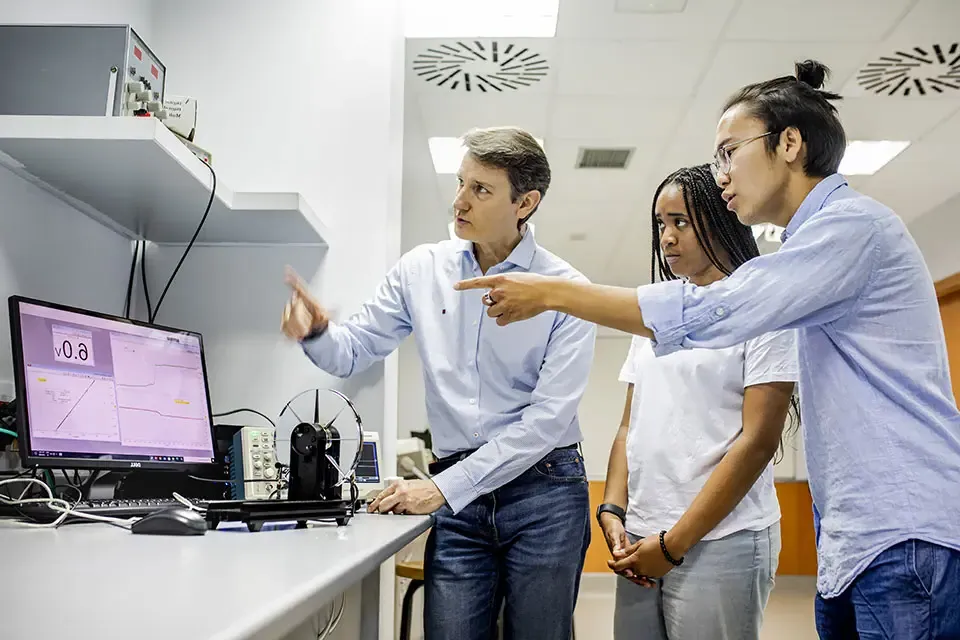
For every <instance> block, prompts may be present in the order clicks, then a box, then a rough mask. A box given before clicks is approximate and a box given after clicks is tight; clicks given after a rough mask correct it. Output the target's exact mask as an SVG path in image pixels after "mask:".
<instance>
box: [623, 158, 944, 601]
mask: <svg viewBox="0 0 960 640" xmlns="http://www.w3.org/2000/svg"><path fill="white" fill-rule="evenodd" d="M783 238H784V243H783V245H782V246H781V247H780V250H779V251H777V252H776V253H773V254H769V255H765V256H761V257H759V258H754V259H753V260H750V261H749V262H747V263H746V264H744V265H743V266H741V267H740V268H739V269H737V270H736V271H735V272H734V273H733V275H731V276H730V277H728V278H726V279H725V280H722V281H720V282H718V283H715V284H712V285H710V286H707V287H696V286H693V285H690V284H685V283H682V282H677V281H674V282H665V283H657V284H653V285H649V286H645V287H640V288H639V289H638V292H637V293H638V303H639V305H640V309H641V311H642V312H643V318H644V322H645V323H646V325H647V327H648V328H650V329H651V330H652V331H653V332H654V334H655V339H656V347H655V349H656V351H657V352H658V353H659V354H665V353H670V352H672V351H675V350H676V349H679V348H692V347H709V348H720V347H727V346H730V345H734V344H739V343H741V342H744V341H746V340H748V339H750V338H754V337H756V336H759V335H761V334H763V333H767V332H769V331H776V330H778V329H791V328H793V329H797V348H798V355H799V364H800V401H801V413H802V420H803V432H804V446H805V448H806V455H807V468H808V472H809V478H810V490H811V493H812V496H813V501H814V505H815V517H816V519H815V521H817V548H818V559H819V575H818V580H817V588H818V591H819V592H820V593H821V595H823V596H824V597H832V596H836V595H838V594H840V593H842V592H843V591H844V590H845V589H846V588H847V587H848V586H849V585H850V584H851V583H852V582H853V580H854V579H855V578H856V577H857V576H858V575H859V574H860V572H862V571H863V570H864V569H865V568H866V567H867V566H868V565H869V564H870V562H872V561H873V559H874V558H876V557H877V555H879V554H880V553H881V552H882V551H883V550H885V549H887V548H889V547H891V546H892V545H894V544H897V543H899V542H902V541H904V540H908V539H911V538H915V539H921V540H925V541H927V542H931V543H935V544H939V545H944V546H947V547H951V548H954V549H960V413H958V411H957V406H956V403H955V401H954V397H953V391H952V389H951V384H950V373H949V368H948V362H947V352H946V347H945V343H944V336H943V325H942V323H941V320H940V312H939V308H938V306H937V296H936V293H935V291H934V287H933V282H932V280H931V277H930V273H929V271H928V270H927V267H926V265H925V263H924V261H923V257H922V255H921V254H920V250H919V248H918V247H917V245H916V243H915V242H914V240H913V238H912V237H911V236H910V234H909V233H908V231H907V228H906V226H905V225H904V223H903V221H902V220H901V219H900V218H899V217H898V216H897V215H896V214H894V213H893V212H892V211H891V210H890V209H888V208H887V207H885V206H883V205H881V204H880V203H878V202H876V201H875V200H872V199H870V198H868V197H866V196H863V195H861V194H859V193H857V192H856V191H854V190H853V189H851V188H850V187H849V186H848V185H847V182H846V180H845V179H844V178H843V176H841V175H839V174H834V175H832V176H829V177H827V178H826V179H824V180H823V181H821V182H820V183H819V184H818V185H817V186H816V187H815V188H814V189H813V191H811V192H810V194H809V195H808V196H807V197H806V199H805V200H804V201H803V204H802V205H801V206H800V208H799V209H798V210H797V212H796V214H795V215H794V217H793V219H792V220H791V221H790V223H789V224H788V226H787V228H786V230H785V231H784V234H783Z"/></svg>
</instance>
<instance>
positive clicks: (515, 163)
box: [463, 127, 550, 225]
mask: <svg viewBox="0 0 960 640" xmlns="http://www.w3.org/2000/svg"><path fill="white" fill-rule="evenodd" d="M463 145H464V147H466V149H467V153H469V154H470V155H471V156H472V157H473V158H474V159H476V161H477V162H479V163H480V164H482V165H485V166H488V167H494V168H497V169H503V170H504V171H506V172H507V177H508V178H509V180H510V200H512V201H513V202H516V201H517V199H518V198H519V197H520V196H522V195H523V194H525V193H527V192H528V191H539V192H540V200H541V202H542V201H543V197H544V196H545V195H546V194H547V188H549V187H550V163H549V162H547V154H546V153H544V151H543V147H541V146H540V145H539V143H537V141H536V139H534V137H533V136H532V135H530V134H529V133H527V132H526V131H524V130H523V129H518V128H516V127H492V128H487V129H473V130H471V131H468V132H467V133H466V134H465V135H464V136H463ZM539 206H540V205H539V204H538V205H537V206H536V207H534V208H533V211H531V212H530V214H529V215H528V216H527V217H526V218H524V219H523V220H521V221H520V224H521V225H522V224H523V223H524V222H526V221H527V220H529V219H530V216H532V215H533V214H534V213H535V212H536V211H537V208H538V207H539Z"/></svg>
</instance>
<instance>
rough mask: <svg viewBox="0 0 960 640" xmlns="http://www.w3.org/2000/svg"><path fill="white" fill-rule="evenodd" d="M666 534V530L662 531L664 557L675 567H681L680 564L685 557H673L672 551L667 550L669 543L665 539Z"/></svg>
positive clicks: (661, 549)
mask: <svg viewBox="0 0 960 640" xmlns="http://www.w3.org/2000/svg"><path fill="white" fill-rule="evenodd" d="M665 535H667V532H666V531H661V532H660V551H663V557H664V558H666V559H667V562H669V563H670V564H672V565H673V566H675V567H679V566H680V565H682V564H683V558H680V559H679V560H674V559H673V556H671V555H670V552H669V551H667V544H666V543H665V542H664V541H663V537H664V536H665Z"/></svg>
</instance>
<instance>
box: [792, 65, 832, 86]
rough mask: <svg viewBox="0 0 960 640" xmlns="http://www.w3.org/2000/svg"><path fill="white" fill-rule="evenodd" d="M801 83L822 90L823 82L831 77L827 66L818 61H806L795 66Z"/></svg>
mask: <svg viewBox="0 0 960 640" xmlns="http://www.w3.org/2000/svg"><path fill="white" fill-rule="evenodd" d="M794 68H795V69H796V76H797V80H798V81H799V82H802V83H804V84H807V85H810V86H811V87H813V88H814V89H822V88H823V82H824V80H826V79H827V77H828V76H829V75H830V69H829V68H828V67H827V65H825V64H823V63H821V62H817V61H816V60H804V61H803V62H798V63H796V65H794Z"/></svg>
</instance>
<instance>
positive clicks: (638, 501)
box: [620, 331, 797, 540]
mask: <svg viewBox="0 0 960 640" xmlns="http://www.w3.org/2000/svg"><path fill="white" fill-rule="evenodd" d="M620 380H621V381H622V382H628V383H633V385H634V390H633V404H632V405H631V407H630V427H629V431H628V432H627V468H628V470H629V473H628V481H627V482H628V506H627V522H626V529H627V531H629V532H630V533H632V534H634V535H637V536H644V537H645V536H649V535H655V534H657V533H659V532H660V531H661V530H667V531H669V530H670V528H671V527H672V526H673V525H675V524H676V523H677V520H679V519H680V516H682V515H683V514H684V513H685V512H686V511H687V509H688V508H689V507H690V505H691V504H692V503H693V500H694V498H695V497H696V496H697V494H698V493H699V492H700V490H701V489H702V488H703V485H704V484H705V483H706V481H707V478H709V477H710V474H711V473H712V472H713V470H714V468H716V466H717V465H718V464H719V463H720V460H721V458H723V456H724V454H726V453H727V451H728V450H729V449H730V447H731V446H733V443H734V442H735V441H736V439H737V438H738V437H739V435H740V433H741V431H742V430H743V391H744V388H745V387H749V386H751V385H755V384H761V383H765V382H795V381H796V380H797V352H796V338H795V333H794V331H778V332H774V333H768V334H765V335H763V336H760V337H758V338H754V339H753V340H749V341H747V342H746V343H744V344H740V345H737V346H735V347H728V348H726V349H684V350H681V351H676V352H674V353H671V354H669V355H666V356H661V357H657V356H655V355H654V353H653V347H652V346H651V344H650V340H648V339H647V338H641V337H639V336H637V337H634V338H633V342H631V344H630V352H629V354H628V355H627V359H626V362H624V364H623V368H622V369H621V371H620ZM779 519H780V504H779V502H778V501H777V494H776V491H775V489H774V486H773V462H772V461H771V462H770V464H768V465H767V467H766V469H764V471H763V474H762V475H761V476H760V478H759V479H758V480H757V482H756V484H754V485H753V487H751V488H750V491H749V492H748V493H747V495H746V496H744V498H743V500H742V501H741V502H740V504H738V505H737V506H736V508H735V509H734V510H733V511H732V512H730V513H729V514H728V515H727V517H726V518H724V519H723V520H722V521H721V522H720V524H718V525H717V526H716V527H715V528H714V529H713V531H711V532H710V533H708V534H707V535H706V536H704V540H716V539H718V538H722V537H724V536H727V535H730V534H731V533H735V532H737V531H744V530H751V531H759V530H762V529H765V528H767V527H769V526H770V525H772V524H774V523H775V522H777V521H778V520H779Z"/></svg>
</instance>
